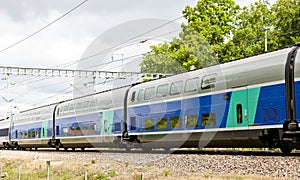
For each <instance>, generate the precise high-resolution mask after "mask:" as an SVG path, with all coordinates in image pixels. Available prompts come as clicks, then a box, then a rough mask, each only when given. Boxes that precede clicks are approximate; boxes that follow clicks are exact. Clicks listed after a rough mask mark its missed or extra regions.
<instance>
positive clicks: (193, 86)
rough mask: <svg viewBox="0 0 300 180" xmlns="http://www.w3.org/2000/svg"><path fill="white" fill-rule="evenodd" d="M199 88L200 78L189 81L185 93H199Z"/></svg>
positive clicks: (186, 83)
mask: <svg viewBox="0 0 300 180" xmlns="http://www.w3.org/2000/svg"><path fill="white" fill-rule="evenodd" d="M198 86H199V78H198V77H197V78H193V79H188V80H187V81H186V82H185V87H184V92H193V91H197V90H198Z"/></svg>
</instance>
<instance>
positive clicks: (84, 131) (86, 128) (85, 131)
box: [82, 125, 89, 134]
mask: <svg viewBox="0 0 300 180" xmlns="http://www.w3.org/2000/svg"><path fill="white" fill-rule="evenodd" d="M82 133H83V134H89V127H88V126H86V125H84V126H83V127H82Z"/></svg>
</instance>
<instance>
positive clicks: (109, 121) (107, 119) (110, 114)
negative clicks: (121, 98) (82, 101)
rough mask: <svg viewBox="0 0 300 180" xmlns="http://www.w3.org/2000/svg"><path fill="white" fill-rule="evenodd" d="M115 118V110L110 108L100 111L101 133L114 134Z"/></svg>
mask: <svg viewBox="0 0 300 180" xmlns="http://www.w3.org/2000/svg"><path fill="white" fill-rule="evenodd" d="M113 120H114V111H113V110H108V111H104V112H100V123H101V130H100V134H101V135H106V134H112V125H113Z"/></svg>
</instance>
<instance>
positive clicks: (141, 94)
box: [137, 89, 144, 101]
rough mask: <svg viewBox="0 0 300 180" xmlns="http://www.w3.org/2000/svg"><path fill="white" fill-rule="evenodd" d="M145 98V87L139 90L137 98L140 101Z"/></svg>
mask: <svg viewBox="0 0 300 180" xmlns="http://www.w3.org/2000/svg"><path fill="white" fill-rule="evenodd" d="M143 98H144V90H143V89H140V90H139V93H138V97H137V100H138V101H142V100H143Z"/></svg>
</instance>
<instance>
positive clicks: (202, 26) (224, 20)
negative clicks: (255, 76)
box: [183, 0, 240, 62]
mask: <svg viewBox="0 0 300 180" xmlns="http://www.w3.org/2000/svg"><path fill="white" fill-rule="evenodd" d="M239 11H240V7H239V6H238V5H237V4H236V3H235V1H234V0H199V1H198V3H197V5H196V6H195V7H193V8H192V7H190V6H187V7H186V8H185V9H184V10H183V15H184V17H185V18H186V19H187V20H188V24H187V25H184V26H189V27H191V28H193V29H194V30H195V31H197V32H199V33H200V34H201V35H202V37H204V38H205V39H206V41H207V42H208V43H209V44H210V46H211V47H212V50H213V51H214V52H215V53H216V56H217V59H218V60H219V61H220V62H223V59H222V54H224V53H223V50H224V47H225V45H226V41H227V40H228V39H229V38H230V35H231V32H232V30H233V29H234V25H235V23H236V16H237V14H238V13H239Z"/></svg>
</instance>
